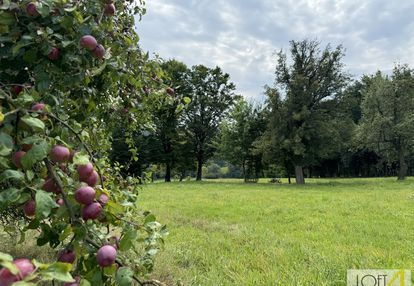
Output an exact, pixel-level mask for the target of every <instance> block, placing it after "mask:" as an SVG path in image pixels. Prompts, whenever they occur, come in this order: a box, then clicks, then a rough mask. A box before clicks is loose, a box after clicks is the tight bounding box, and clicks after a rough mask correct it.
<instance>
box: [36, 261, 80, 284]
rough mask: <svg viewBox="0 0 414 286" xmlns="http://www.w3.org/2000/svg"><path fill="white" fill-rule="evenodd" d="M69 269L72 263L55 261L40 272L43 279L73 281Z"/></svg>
mask: <svg viewBox="0 0 414 286" xmlns="http://www.w3.org/2000/svg"><path fill="white" fill-rule="evenodd" d="M71 270H72V264H69V263H62V262H56V263H53V264H51V265H49V266H48V267H47V268H46V269H44V270H41V271H40V273H41V275H42V277H43V279H45V280H53V279H55V280H58V281H62V282H73V281H74V279H73V277H72V275H70V271H71Z"/></svg>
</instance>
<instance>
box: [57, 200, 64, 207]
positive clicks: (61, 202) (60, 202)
mask: <svg viewBox="0 0 414 286" xmlns="http://www.w3.org/2000/svg"><path fill="white" fill-rule="evenodd" d="M56 203H57V204H58V205H59V206H63V205H64V204H65V201H64V200H63V199H57V200H56Z"/></svg>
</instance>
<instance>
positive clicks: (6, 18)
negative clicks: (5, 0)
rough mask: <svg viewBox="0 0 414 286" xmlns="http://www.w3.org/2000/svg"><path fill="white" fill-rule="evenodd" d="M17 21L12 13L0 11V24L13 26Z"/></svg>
mask: <svg viewBox="0 0 414 286" xmlns="http://www.w3.org/2000/svg"><path fill="white" fill-rule="evenodd" d="M14 22H15V18H14V16H13V14H12V13H8V12H3V11H1V12H0V25H5V26H12V25H13V24H14Z"/></svg>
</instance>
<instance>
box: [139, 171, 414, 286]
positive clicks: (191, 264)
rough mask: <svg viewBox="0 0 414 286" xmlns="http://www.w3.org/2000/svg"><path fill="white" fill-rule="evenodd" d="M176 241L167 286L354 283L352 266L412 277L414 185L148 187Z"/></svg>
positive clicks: (169, 253)
mask: <svg viewBox="0 0 414 286" xmlns="http://www.w3.org/2000/svg"><path fill="white" fill-rule="evenodd" d="M141 201H142V205H143V207H144V208H145V209H149V210H151V211H153V212H154V213H155V214H156V215H157V219H158V220H159V221H160V222H162V223H163V224H167V226H168V228H169V231H170V235H169V237H168V238H167V240H166V244H165V248H164V249H163V250H162V251H161V252H160V254H159V256H158V258H157V263H156V269H155V272H154V274H153V278H156V279H159V280H161V281H165V282H167V283H168V284H169V285H214V286H217V285H346V271H347V269H353V268H356V269H371V268H380V269H382V268H387V269H388V268H390V269H399V268H403V269H411V270H414V179H411V178H410V179H408V180H406V181H403V182H397V181H396V180H395V179H394V178H386V179H383V178H382V179H314V180H307V184H306V185H304V186H297V185H294V184H292V185H288V184H287V183H286V182H284V183H283V184H270V183H267V181H266V180H262V181H261V182H259V183H258V184H245V183H243V182H241V181H239V180H214V181H204V182H201V183H200V182H193V181H191V182H182V183H180V182H173V183H170V184H165V183H154V184H150V185H148V186H146V187H144V189H143V190H142V192H141Z"/></svg>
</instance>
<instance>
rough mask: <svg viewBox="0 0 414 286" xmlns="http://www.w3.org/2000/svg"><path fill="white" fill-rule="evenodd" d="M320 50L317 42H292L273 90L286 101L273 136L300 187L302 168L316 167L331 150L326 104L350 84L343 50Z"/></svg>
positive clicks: (280, 59) (279, 63) (281, 104)
mask: <svg viewBox="0 0 414 286" xmlns="http://www.w3.org/2000/svg"><path fill="white" fill-rule="evenodd" d="M319 47H320V43H319V42H317V41H310V40H304V41H301V42H296V41H291V42H290V60H288V57H287V55H286V53H284V52H283V51H280V52H279V53H278V60H277V65H276V72H275V75H276V80H275V87H274V89H276V90H277V91H278V92H279V94H282V95H284V97H283V99H280V102H278V108H277V109H276V110H275V112H277V113H280V112H281V114H279V116H277V117H278V118H280V122H276V123H275V122H273V123H272V124H271V125H270V128H272V126H277V128H276V129H275V130H274V132H275V133H276V134H274V136H276V137H277V141H279V147H280V148H282V150H283V152H284V153H285V154H286V155H287V156H288V158H287V160H288V161H289V162H290V164H291V165H293V166H294V169H295V176H296V182H297V183H298V184H304V183H305V179H304V174H303V167H304V166H309V165H311V164H314V163H315V161H317V160H318V158H320V157H322V156H325V154H326V152H328V151H329V149H330V148H331V146H330V142H329V139H330V138H329V134H330V133H331V131H332V126H330V124H329V120H327V118H329V114H330V109H331V104H329V103H327V101H329V100H332V99H334V98H335V97H336V95H337V94H338V93H339V92H340V91H341V90H342V88H343V87H344V86H345V84H346V82H347V76H346V75H345V74H344V72H343V71H342V67H343V64H342V63H341V59H342V57H343V55H344V52H343V49H342V47H341V46H338V47H336V48H335V49H332V48H331V47H330V45H328V46H326V47H325V48H324V49H323V50H321V49H320V48H319ZM290 62H292V63H291V64H290V65H289V63H290ZM281 115H283V116H281ZM279 125H282V127H280V126H279ZM271 132H272V131H271Z"/></svg>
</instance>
